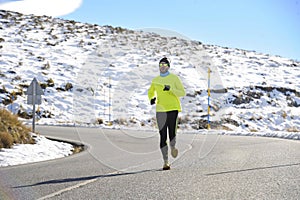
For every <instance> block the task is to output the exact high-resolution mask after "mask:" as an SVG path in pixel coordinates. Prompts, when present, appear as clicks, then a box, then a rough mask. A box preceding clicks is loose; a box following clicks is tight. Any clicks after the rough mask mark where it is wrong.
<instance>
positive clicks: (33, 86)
mask: <svg viewBox="0 0 300 200" xmlns="http://www.w3.org/2000/svg"><path fill="white" fill-rule="evenodd" d="M26 94H27V95H44V91H43V89H42V87H41V86H40V85H39V84H38V82H37V80H36V78H34V79H33V80H32V81H31V83H30V85H29V87H28V89H27V91H26Z"/></svg>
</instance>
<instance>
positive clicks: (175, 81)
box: [148, 73, 185, 112]
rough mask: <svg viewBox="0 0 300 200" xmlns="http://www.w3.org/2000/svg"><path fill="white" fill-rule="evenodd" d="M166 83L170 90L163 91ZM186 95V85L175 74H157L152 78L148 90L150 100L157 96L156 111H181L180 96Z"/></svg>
mask: <svg viewBox="0 0 300 200" xmlns="http://www.w3.org/2000/svg"><path fill="white" fill-rule="evenodd" d="M165 85H169V86H171V87H170V90H169V91H163V89H164V87H165ZM182 96H185V90H184V87H183V85H182V83H181V81H180V79H179V78H178V76H176V75H175V74H172V73H170V74H169V75H168V76H165V77H162V76H157V77H155V78H154V79H153V80H152V83H151V86H150V88H149V90H148V98H149V101H150V100H151V99H153V98H154V97H156V112H168V111H172V110H178V111H179V112H180V111H181V106H180V100H179V97H182Z"/></svg>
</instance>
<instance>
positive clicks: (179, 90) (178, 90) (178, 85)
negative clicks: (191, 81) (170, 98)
mask: <svg viewBox="0 0 300 200" xmlns="http://www.w3.org/2000/svg"><path fill="white" fill-rule="evenodd" d="M170 91H171V92H172V93H173V94H174V95H175V96H177V97H183V96H185V89H184V87H183V85H182V82H181V80H180V79H179V78H178V77H176V79H175V88H173V87H171V90H170Z"/></svg>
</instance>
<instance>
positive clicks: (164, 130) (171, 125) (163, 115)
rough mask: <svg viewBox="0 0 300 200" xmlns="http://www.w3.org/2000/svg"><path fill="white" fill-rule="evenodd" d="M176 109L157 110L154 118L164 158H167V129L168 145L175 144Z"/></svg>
mask: <svg viewBox="0 0 300 200" xmlns="http://www.w3.org/2000/svg"><path fill="white" fill-rule="evenodd" d="M177 116H178V111H177V110H175V111H170V112H157V113H156V119H157V125H158V129H159V134H160V149H161V152H162V155H163V159H164V160H168V145H167V137H168V131H169V140H170V145H171V146H175V144H176V128H177Z"/></svg>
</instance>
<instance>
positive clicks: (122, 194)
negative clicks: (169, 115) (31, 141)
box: [0, 126, 300, 200]
mask: <svg viewBox="0 0 300 200" xmlns="http://www.w3.org/2000/svg"><path fill="white" fill-rule="evenodd" d="M36 130H37V131H39V132H40V133H41V134H42V135H47V136H51V137H53V138H57V139H64V140H68V141H72V142H80V143H84V144H85V145H86V147H87V149H86V150H85V151H84V152H82V153H79V154H75V155H72V156H69V157H66V158H62V159H56V160H51V161H45V162H40V163H33V164H26V165H19V166H13V167H1V168H0V199H1V200H2V199H22V200H25V199H28V200H29V199H30V200H32V199H63V200H66V199H180V200H182V199H238V200H241V199H272V200H274V199H299V198H300V142H299V141H293V140H282V139H274V138H262V137H247V136H225V135H217V134H206V135H203V134H184V133H181V134H178V137H177V146H178V148H179V156H178V157H177V158H176V159H173V158H170V161H171V170H169V171H162V170H161V168H162V164H163V163H162V158H161V154H160V151H159V150H158V145H159V144H158V140H159V138H158V134H157V133H156V132H145V131H141V130H140V131H129V130H103V129H97V128H76V127H69V128H66V127H39V126H38V127H37V128H36Z"/></svg>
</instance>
